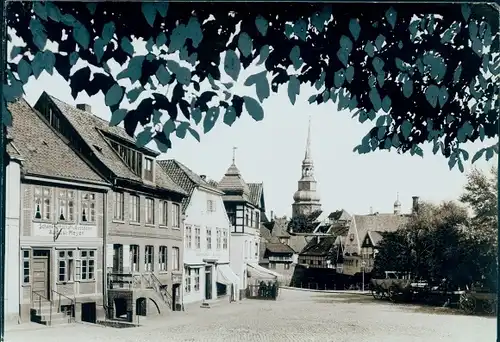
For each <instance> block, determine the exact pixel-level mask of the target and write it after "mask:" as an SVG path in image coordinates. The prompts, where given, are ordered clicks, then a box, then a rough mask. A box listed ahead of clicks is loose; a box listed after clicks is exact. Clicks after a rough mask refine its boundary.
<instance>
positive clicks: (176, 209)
mask: <svg viewBox="0 0 500 342" xmlns="http://www.w3.org/2000/svg"><path fill="white" fill-rule="evenodd" d="M179 216H180V206H179V205H178V204H175V203H173V204H172V227H174V228H179V227H180V224H179V223H180V222H179V221H180V217H179Z"/></svg>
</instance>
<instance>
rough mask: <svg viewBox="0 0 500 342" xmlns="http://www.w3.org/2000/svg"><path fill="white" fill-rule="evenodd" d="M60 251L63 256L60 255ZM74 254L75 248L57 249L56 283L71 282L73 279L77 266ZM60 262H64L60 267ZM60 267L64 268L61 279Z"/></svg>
mask: <svg viewBox="0 0 500 342" xmlns="http://www.w3.org/2000/svg"><path fill="white" fill-rule="evenodd" d="M61 253H63V256H61ZM70 253H71V255H70ZM75 254H76V250H74V249H58V250H57V283H73V282H74V281H75V269H76V266H77V265H76V258H75V257H76V256H75ZM61 262H63V263H64V266H63V267H61ZM61 269H64V274H63V278H62V279H61V275H62V274H61Z"/></svg>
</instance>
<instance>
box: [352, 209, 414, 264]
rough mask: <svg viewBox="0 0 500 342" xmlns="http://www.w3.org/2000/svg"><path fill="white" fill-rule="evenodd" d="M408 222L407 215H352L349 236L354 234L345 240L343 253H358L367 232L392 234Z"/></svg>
mask: <svg viewBox="0 0 500 342" xmlns="http://www.w3.org/2000/svg"><path fill="white" fill-rule="evenodd" d="M406 222H408V216H407V215H399V214H370V215H353V217H352V220H351V224H350V227H349V235H350V234H354V238H353V240H352V241H351V238H350V237H348V238H347V239H346V247H345V252H346V253H349V254H352V253H358V254H359V253H360V252H361V242H362V239H363V238H364V237H365V235H366V233H367V232H368V231H375V232H394V231H396V230H398V229H399V228H401V227H402V226H403V225H404V224H405V223H406Z"/></svg>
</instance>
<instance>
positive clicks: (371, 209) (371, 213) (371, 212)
mask: <svg viewBox="0 0 500 342" xmlns="http://www.w3.org/2000/svg"><path fill="white" fill-rule="evenodd" d="M370 215H373V207H370Z"/></svg>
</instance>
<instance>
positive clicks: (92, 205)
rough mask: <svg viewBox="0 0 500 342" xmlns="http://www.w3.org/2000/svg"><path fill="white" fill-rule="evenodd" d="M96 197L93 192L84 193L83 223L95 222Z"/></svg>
mask: <svg viewBox="0 0 500 342" xmlns="http://www.w3.org/2000/svg"><path fill="white" fill-rule="evenodd" d="M95 209H96V196H95V193H93V192H83V193H82V222H88V223H93V222H95Z"/></svg>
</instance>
